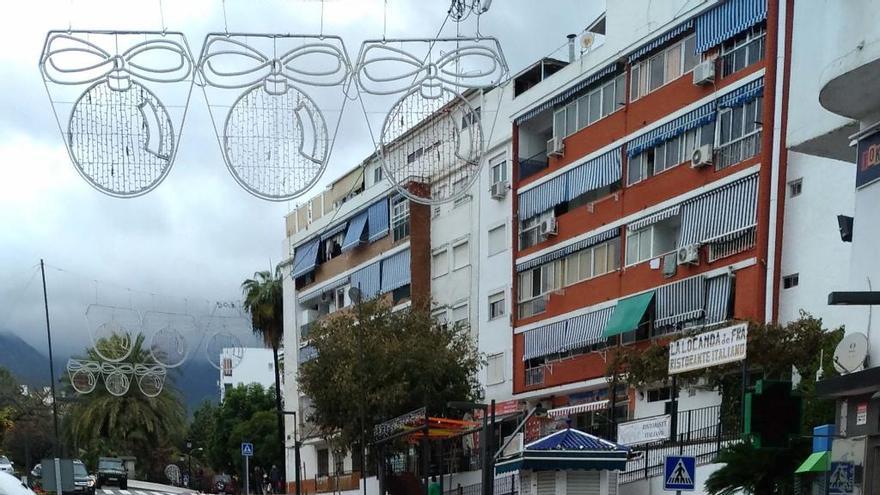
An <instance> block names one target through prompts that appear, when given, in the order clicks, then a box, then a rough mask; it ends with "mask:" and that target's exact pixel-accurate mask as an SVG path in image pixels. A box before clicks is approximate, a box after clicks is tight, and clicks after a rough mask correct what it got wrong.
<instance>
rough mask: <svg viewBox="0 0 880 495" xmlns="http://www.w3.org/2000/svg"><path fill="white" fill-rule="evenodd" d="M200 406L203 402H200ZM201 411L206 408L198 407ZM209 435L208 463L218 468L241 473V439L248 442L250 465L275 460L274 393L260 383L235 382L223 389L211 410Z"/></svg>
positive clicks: (264, 464)
mask: <svg viewBox="0 0 880 495" xmlns="http://www.w3.org/2000/svg"><path fill="white" fill-rule="evenodd" d="M203 407H204V406H203ZM200 411H203V412H204V413H205V414H209V413H208V410H207V409H203V408H200ZM213 416H214V424H213V426H212V429H213V435H212V440H211V443H210V445H209V447H208V457H209V459H210V462H211V466H212V467H213V468H214V469H215V470H218V471H225V472H227V473H238V474H240V473H241V462H240V461H241V450H240V449H241V442H252V443H253V444H254V448H255V449H256V452H255V453H254V454H255V455H254V459H253V463H252V465H253V466H256V465H262V466H271V465H272V464H278V461H277V448H275V445H276V439H277V435H278V430H277V422H276V421H275V419H274V418H275V416H277V414H275V394H274V393H272V391H271V390H266V389H264V388H263V386H262V385H259V384H251V385H239V386H238V387H235V388H233V389H230V390H227V391H226V393H225V394H224V398H223V402H222V403H221V404H220V405H219V406H218V407H217V408H216V410H215V411H214V413H213Z"/></svg>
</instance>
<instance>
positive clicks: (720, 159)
mask: <svg viewBox="0 0 880 495" xmlns="http://www.w3.org/2000/svg"><path fill="white" fill-rule="evenodd" d="M760 152H761V131H760V130H758V132H755V133H753V134H749V135H748V136H743V137H741V138H740V139H737V140H736V141H732V142H730V143H727V144H725V145H724V146H722V147H720V148H718V151H717V152H716V153H715V160H716V161H715V170H722V169H725V168H727V167H729V166H731V165H734V164H737V163H739V162H741V161H743V160H747V159H749V158H751V157H753V156H755V155H757V154H758V153H760Z"/></svg>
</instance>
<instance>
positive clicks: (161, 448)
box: [65, 334, 185, 477]
mask: <svg viewBox="0 0 880 495" xmlns="http://www.w3.org/2000/svg"><path fill="white" fill-rule="evenodd" d="M123 340H124V339H122V338H121V337H119V336H114V337H111V338H109V339H102V340H101V341H99V342H98V343H97V345H98V346H102V347H103V348H106V349H110V348H115V347H118V346H121V345H124V344H123ZM132 344H133V349H132V352H131V354H130V355H129V357H128V358H126V359H125V360H124V362H127V363H132V364H134V363H142V364H147V365H151V364H154V360H153V358H152V356H150V353H149V351H148V350H147V349H145V348H144V336H143V335H141V334H138V335H137V336H135V338H134V339H133V341H132ZM85 359H89V360H94V361H101V359H100V357H99V355H98V353H97V352H96V351H95V349H94V348H90V349H87V350H86V358H85ZM66 379H67V378H66V377H65V380H66ZM184 426H185V409H184V406H183V404H182V402H181V399H180V397H179V395H178V393H177V391H176V390H175V389H174V386H173V383H172V380H171V377H168V378H166V381H165V386H164V388H163V390H162V392H161V393H160V394H159V395H158V396H157V397H147V396H145V395H144V394H143V393H141V391H140V390H139V389H138V387H137V384H136V383H132V385H131V388H130V389H129V391H128V393H126V394H125V395H123V396H121V397H116V396H114V395H111V394H110V393H109V392H107V391H106V389H104V387H96V388H95V390H94V391H93V392H92V393H90V394H83V395H79V396H77V400H76V401H74V402H73V403H72V404H71V405H70V406H69V408H68V410H67V414H66V417H65V433H66V436H67V438H68V441H69V442H71V443H72V444H73V445H74V446H75V449H76V451H77V452H78V454H79V456H80V457H84V458H85V459H86V460H93V459H97V457H99V456H102V455H133V456H135V457H137V459H138V465H137V467H138V470H139V471H141V472H144V473H147V474H151V475H153V476H155V477H159V476H161V472H162V469H164V465H165V464H166V463H167V461H168V458H167V456H168V455H170V453H171V450H172V449H171V447H172V446H175V445H179V444H180V440H181V437H182V434H183V431H184ZM160 452H165V453H166V456H157V455H156V454H157V453H160Z"/></svg>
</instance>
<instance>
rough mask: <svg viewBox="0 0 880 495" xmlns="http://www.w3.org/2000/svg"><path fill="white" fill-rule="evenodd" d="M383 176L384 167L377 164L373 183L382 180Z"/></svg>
mask: <svg viewBox="0 0 880 495" xmlns="http://www.w3.org/2000/svg"><path fill="white" fill-rule="evenodd" d="M383 177H384V175H383V172H382V167H381V166H378V165H377V166H376V168H374V169H373V184H376V183H377V182H381V181H382V178H383Z"/></svg>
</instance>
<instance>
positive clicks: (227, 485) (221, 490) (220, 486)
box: [212, 474, 235, 495]
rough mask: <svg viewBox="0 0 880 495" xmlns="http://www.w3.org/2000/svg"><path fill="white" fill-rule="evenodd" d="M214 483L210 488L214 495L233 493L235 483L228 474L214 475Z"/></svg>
mask: <svg viewBox="0 0 880 495" xmlns="http://www.w3.org/2000/svg"><path fill="white" fill-rule="evenodd" d="M213 481H214V483H213V486H212V488H213V489H214V490H213V491H214V493H217V494H219V495H230V494H233V493H235V481H234V480H233V479H232V477H231V476H229V475H228V474H217V475H214V480H213Z"/></svg>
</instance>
